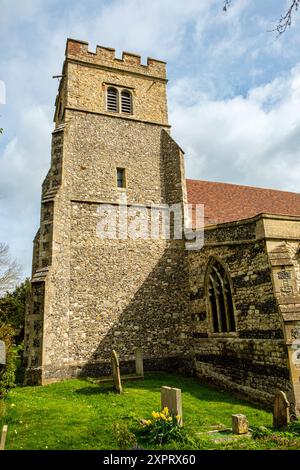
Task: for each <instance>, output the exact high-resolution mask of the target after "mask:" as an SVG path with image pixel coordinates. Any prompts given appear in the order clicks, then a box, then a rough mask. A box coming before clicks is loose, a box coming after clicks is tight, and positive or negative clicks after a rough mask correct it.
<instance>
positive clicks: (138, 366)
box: [134, 348, 144, 377]
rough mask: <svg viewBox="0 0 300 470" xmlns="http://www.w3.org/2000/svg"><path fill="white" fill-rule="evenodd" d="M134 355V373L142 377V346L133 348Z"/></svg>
mask: <svg viewBox="0 0 300 470" xmlns="http://www.w3.org/2000/svg"><path fill="white" fill-rule="evenodd" d="M134 355H135V373H136V375H138V376H140V377H144V360H143V350H142V348H136V349H135V350H134Z"/></svg>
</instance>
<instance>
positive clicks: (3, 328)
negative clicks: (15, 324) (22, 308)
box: [0, 322, 17, 399]
mask: <svg viewBox="0 0 300 470" xmlns="http://www.w3.org/2000/svg"><path fill="white" fill-rule="evenodd" d="M0 340H1V341H4V343H5V346H6V365H5V367H3V368H1V369H0V399H1V398H4V397H5V396H6V395H7V392H8V390H9V389H10V388H11V387H14V385H15V377H16V376H15V373H16V367H17V361H16V352H15V348H14V329H13V328H12V327H11V326H10V325H7V324H5V323H1V322H0Z"/></svg>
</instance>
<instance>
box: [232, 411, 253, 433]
mask: <svg viewBox="0 0 300 470" xmlns="http://www.w3.org/2000/svg"><path fill="white" fill-rule="evenodd" d="M231 419H232V432H233V434H247V432H248V431H249V426H248V420H247V417H246V416H245V415H241V414H237V415H232V416H231Z"/></svg>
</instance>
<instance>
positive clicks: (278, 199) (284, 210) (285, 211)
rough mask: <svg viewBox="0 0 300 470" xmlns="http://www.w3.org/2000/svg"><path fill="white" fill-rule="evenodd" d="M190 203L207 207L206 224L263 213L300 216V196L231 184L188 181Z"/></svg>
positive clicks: (205, 213) (205, 211)
mask: <svg viewBox="0 0 300 470" xmlns="http://www.w3.org/2000/svg"><path fill="white" fill-rule="evenodd" d="M186 185H187V197H188V202H189V203H190V204H204V221H205V225H211V224H217V223H223V222H231V221H234V220H240V219H247V218H250V217H254V216H255V215H257V214H260V213H262V212H264V213H271V214H277V215H294V216H300V194H298V193H290V192H287V191H278V190H274V189H263V188H255V187H252V186H241V185H238V184H229V183H214V182H211V181H202V180H191V179H187V180H186Z"/></svg>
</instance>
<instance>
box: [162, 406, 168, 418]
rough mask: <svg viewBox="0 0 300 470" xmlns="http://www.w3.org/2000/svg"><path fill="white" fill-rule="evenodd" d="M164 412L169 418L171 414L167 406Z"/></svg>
mask: <svg viewBox="0 0 300 470" xmlns="http://www.w3.org/2000/svg"><path fill="white" fill-rule="evenodd" d="M162 412H163V413H164V414H165V415H166V416H168V414H169V408H168V407H167V406H165V407H164V409H163V410H162Z"/></svg>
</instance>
